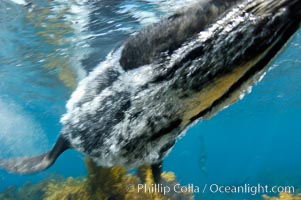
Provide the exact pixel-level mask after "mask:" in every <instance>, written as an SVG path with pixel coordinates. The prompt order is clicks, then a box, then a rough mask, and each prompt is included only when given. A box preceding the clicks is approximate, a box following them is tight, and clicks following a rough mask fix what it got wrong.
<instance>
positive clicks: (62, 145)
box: [0, 136, 69, 174]
mask: <svg viewBox="0 0 301 200" xmlns="http://www.w3.org/2000/svg"><path fill="white" fill-rule="evenodd" d="M68 148H69V143H68V142H67V141H66V140H65V139H64V138H63V137H62V136H60V137H59V139H58V140H57V142H56V144H55V145H54V147H53V148H52V150H51V151H49V152H47V153H44V154H41V155H38V156H33V157H21V158H11V159H8V160H1V159H0V168H3V169H5V170H7V171H9V172H12V173H17V174H31V173H35V172H39V171H42V170H45V169H47V168H48V167H50V166H51V165H52V164H53V163H54V162H55V160H56V159H57V157H59V155H60V154H61V153H63V152H64V151H65V150H67V149H68Z"/></svg>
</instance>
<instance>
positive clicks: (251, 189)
mask: <svg viewBox="0 0 301 200" xmlns="http://www.w3.org/2000/svg"><path fill="white" fill-rule="evenodd" d="M126 190H128V191H132V192H134V191H135V192H138V193H157V192H158V193H161V194H163V195H167V194H168V193H170V192H172V193H183V192H184V193H186V192H188V193H193V194H197V193H201V194H206V193H211V194H249V195H253V196H254V195H263V194H278V193H281V192H285V193H292V194H293V193H295V187H294V186H269V185H262V184H260V183H259V184H257V185H251V184H244V185H240V186H237V185H236V186H230V185H221V184H205V185H203V186H198V185H195V184H188V185H186V186H181V185H180V184H175V185H173V186H170V185H169V186H167V185H163V184H150V185H149V184H138V185H129V186H127V188H126Z"/></svg>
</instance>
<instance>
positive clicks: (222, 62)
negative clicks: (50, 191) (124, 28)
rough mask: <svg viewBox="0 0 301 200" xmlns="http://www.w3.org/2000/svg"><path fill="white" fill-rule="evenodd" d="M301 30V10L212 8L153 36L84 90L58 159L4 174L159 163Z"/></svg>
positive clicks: (128, 49) (262, 1)
mask: <svg viewBox="0 0 301 200" xmlns="http://www.w3.org/2000/svg"><path fill="white" fill-rule="evenodd" d="M196 20H197V23H195V21H196ZM300 20H301V0H279V1H272V0H254V1H244V2H240V1H227V2H223V1H219V0H212V1H206V2H204V1H202V2H201V3H197V4H196V5H194V6H192V7H191V8H188V9H187V10H185V11H182V12H179V13H176V14H175V15H173V16H171V17H169V18H167V19H165V20H163V21H162V22H159V23H158V24H155V25H152V26H150V27H147V28H145V29H144V30H142V31H141V32H139V33H137V34H136V35H135V36H132V37H130V38H129V39H128V40H127V41H126V42H125V44H124V45H123V46H122V47H121V48H120V49H118V50H116V51H114V52H112V53H111V54H110V55H108V57H107V59H106V61H104V62H103V63H101V64H100V66H98V67H97V68H96V69H95V70H94V71H93V72H91V73H90V74H89V76H88V77H87V78H85V79H84V80H83V81H82V82H80V84H79V86H78V88H77V89H76V91H75V92H74V93H73V94H72V97H71V99H70V100H69V102H68V104H67V113H66V114H65V115H64V116H63V118H62V120H61V122H62V124H63V129H62V131H61V134H60V137H59V139H58V142H57V143H56V145H55V146H54V148H53V149H52V150H51V151H50V152H49V153H46V154H43V155H40V156H37V157H31V158H16V159H11V160H2V161H0V166H1V167H4V168H6V169H7V170H8V171H12V172H17V173H32V172H36V171H40V170H43V169H45V168H47V167H49V166H50V165H51V164H52V163H53V162H54V161H55V159H56V158H57V157H58V156H59V155H60V153H62V152H63V151H64V150H66V149H68V148H74V149H76V150H79V151H81V152H83V153H86V154H87V155H88V156H91V157H92V158H93V159H94V160H95V161H96V162H97V163H98V164H99V165H101V166H114V165H122V166H125V167H128V168H133V167H137V166H140V165H143V164H156V163H159V162H160V161H162V159H163V158H164V156H165V155H166V154H167V153H168V152H169V150H170V149H171V148H172V146H173V145H174V143H175V142H176V139H177V138H178V136H179V135H180V134H181V133H183V131H184V130H185V129H186V128H187V126H189V125H190V124H192V123H193V122H194V121H196V120H197V119H200V118H206V117H210V116H211V115H212V114H214V113H216V112H217V111H219V110H220V109H222V108H224V107H225V106H227V105H229V104H231V103H233V102H235V101H236V100H237V99H238V98H239V97H240V95H241V94H242V93H243V92H244V90H245V89H246V88H248V87H249V86H250V85H252V84H253V83H254V82H255V81H257V80H258V79H259V78H260V77H261V75H262V74H263V73H264V70H265V68H266V66H267V65H268V64H269V62H270V61H271V60H272V59H273V58H274V57H275V56H276V55H277V53H278V52H279V51H280V50H281V49H282V47H283V46H284V45H285V44H286V42H287V41H288V40H289V38H290V37H291V36H292V35H293V34H294V33H295V32H296V30H297V29H298V28H299V25H300Z"/></svg>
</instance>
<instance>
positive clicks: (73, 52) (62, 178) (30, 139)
mask: <svg viewBox="0 0 301 200" xmlns="http://www.w3.org/2000/svg"><path fill="white" fill-rule="evenodd" d="M198 1H205V0H165V1H164V0H30V1H27V0H0V165H1V162H2V160H5V159H10V158H18V157H26V156H35V155H39V154H42V153H45V152H48V151H49V150H50V149H51V148H52V147H53V146H54V144H55V143H56V141H57V139H58V137H59V134H60V132H61V130H62V128H63V124H64V123H65V122H64V117H63V116H66V115H64V114H65V113H66V111H67V110H68V109H70V106H69V107H68V104H69V103H68V104H67V102H68V100H69V99H70V96H71V95H72V93H73V92H74V91H75V90H76V88H78V85H79V84H80V83H81V80H83V79H85V77H87V76H90V75H91V74H93V70H94V69H95V68H96V67H98V68H100V70H101V67H102V66H104V67H105V64H106V62H109V61H107V60H109V59H111V57H113V58H112V59H114V58H115V57H114V56H116V55H117V56H119V54H120V52H118V51H119V50H118V49H119V48H120V47H121V46H122V45H123V44H124V41H126V39H127V38H129V37H135V34H136V33H137V32H139V30H141V29H142V28H144V27H147V26H149V25H152V24H154V23H160V21H161V20H162V18H166V17H168V16H173V14H174V13H175V12H177V10H179V9H180V10H181V9H184V8H185V7H187V6H189V5H193V4H194V3H195V2H198ZM214 1H217V0H212V2H214ZM255 1H261V0H255ZM284 1H285V0H279V2H284ZM230 2H234V1H230ZM237 2H241V1H235V3H237ZM250 2H252V1H250ZM262 2H263V1H262ZM276 2H277V1H276ZM291 2H297V3H299V4H298V6H300V0H293V1H291ZM272 5H273V4H272ZM227 6H228V5H227ZM229 6H232V5H229ZM229 8H230V7H229ZM216 9H217V8H216ZM226 10H227V9H226ZM234 11H235V9H234ZM216 12H217V11H216ZM216 12H214V13H216ZM223 13H224V12H222V13H220V14H219V15H220V16H222V15H223ZM211 23H214V22H211ZM254 23H255V22H254ZM298 24H300V21H299V22H298ZM230 31H231V30H230ZM162 32H164V31H163V30H162ZM155 34H157V33H155ZM158 34H159V33H158ZM277 41H278V40H277ZM160 42H164V41H160ZM147 45H148V44H145V46H147ZM283 46H284V47H285V48H282V50H281V51H279V52H277V54H276V58H275V59H273V60H272V59H271V62H268V63H267V66H268V67H267V68H266V69H265V71H264V72H263V73H261V74H259V75H260V77H258V78H257V79H256V80H253V79H252V80H251V82H252V83H253V84H250V85H248V87H246V88H244V89H243V90H239V91H240V93H239V95H238V97H237V98H236V99H235V100H233V99H230V102H229V103H226V104H222V105H223V107H222V108H220V109H217V111H216V112H213V111H212V112H213V113H212V114H211V111H210V113H207V114H208V115H207V114H206V115H204V116H202V117H201V118H198V119H197V120H195V121H193V122H192V123H191V124H189V125H188V126H187V127H186V128H185V130H184V131H182V133H181V134H180V135H178V136H177V139H176V143H175V144H174V146H173V147H172V150H170V151H167V152H166V156H165V157H164V159H163V164H162V169H161V170H162V173H161V172H160V174H159V176H160V177H161V178H160V180H159V181H157V177H156V176H155V170H154V169H153V166H151V165H148V164H145V165H143V166H140V167H138V168H136V167H134V168H133V167H129V168H125V167H124V166H119V165H116V166H113V167H107V166H98V164H97V163H96V162H95V161H94V160H93V159H91V158H90V157H89V156H86V155H85V154H84V153H80V152H79V151H76V150H74V149H70V150H68V151H66V152H64V153H63V154H61V155H60V156H59V157H58V158H57V160H56V161H55V163H54V164H53V165H52V166H50V167H49V168H48V169H46V170H42V171H39V172H38V173H29V174H27V173H26V174H22V173H21V174H19V173H13V172H14V171H13V170H12V172H11V171H9V170H5V169H4V168H5V167H4V168H3V167H2V166H0V200H40V199H41V200H42V199H43V200H44V199H45V200H61V199H62V200H77V199H80V200H81V199H83V200H90V199H91V200H94V199H95V200H102V199H104V200H106V199H108V200H121V199H128V200H132V199H137V200H139V199H143V200H147V199H150V200H152V199H158V200H159V199H171V200H174V199H175V200H177V199H181V200H182V199H183V200H184V199H196V200H199V199H200V200H202V199H203V200H257V199H258V200H260V199H261V200H278V199H281V200H301V170H300V169H301V160H300V159H299V158H300V153H301V150H300V147H301V135H300V134H301V124H300V119H301V117H300V113H301V91H300V88H301V81H300V77H301V30H297V31H296V32H295V33H294V34H293V35H292V37H291V38H290V39H289V41H288V42H287V43H286V44H284V45H283ZM116 49H117V50H116ZM226 51H227V50H226ZM115 52H117V53H115ZM173 56H178V57H181V54H176V55H173ZM213 56H215V55H213ZM216 56H219V57H217V58H220V57H223V55H216ZM246 57H247V56H245V57H244V58H246ZM164 58H165V57H164ZM101 63H105V64H101ZM137 73H138V72H137ZM142 78H143V77H142ZM164 78H166V77H164ZM130 79H133V80H131V81H133V82H134V81H135V80H136V79H139V76H138V78H137V77H134V76H133V77H129V78H128V77H127V79H126V80H130ZM129 82H130V81H129ZM87 87H88V86H87ZM125 87H126V86H125ZM174 87H176V86H174ZM146 95H147V94H146ZM213 95H215V93H213ZM72 96H73V97H74V95H72ZM69 102H70V101H69ZM111 103H112V105H113V104H114V101H112V102H111ZM66 104H67V107H66ZM192 106H194V105H192ZM112 112H113V111H112ZM62 118H63V119H62ZM111 120H114V119H111ZM62 122H63V124H62ZM100 126H101V125H100ZM133 128H134V129H135V127H133ZM138 128H140V127H139V126H137V129H138ZM169 128H170V127H169ZM163 130H165V131H169V129H168V128H166V129H163ZM164 136H165V135H163V137H164ZM129 137H130V136H129ZM138 143H139V140H138V141H137V145H138ZM64 150H65V149H64ZM64 150H63V151H64ZM120 163H121V161H120ZM150 164H151V163H150ZM25 167H26V166H25Z"/></svg>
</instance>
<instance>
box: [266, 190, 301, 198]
mask: <svg viewBox="0 0 301 200" xmlns="http://www.w3.org/2000/svg"><path fill="white" fill-rule="evenodd" d="M262 198H263V199H264V200H301V194H297V195H294V194H291V193H285V192H281V193H280V194H279V197H269V196H268V195H262Z"/></svg>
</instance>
